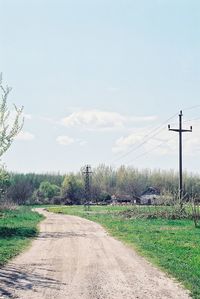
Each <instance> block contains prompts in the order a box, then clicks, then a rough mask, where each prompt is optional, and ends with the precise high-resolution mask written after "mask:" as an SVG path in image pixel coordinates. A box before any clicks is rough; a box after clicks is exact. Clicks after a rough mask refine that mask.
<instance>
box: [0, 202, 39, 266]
mask: <svg viewBox="0 0 200 299" xmlns="http://www.w3.org/2000/svg"><path fill="white" fill-rule="evenodd" d="M42 219H43V216H41V215H39V214H38V213H36V212H33V211H31V208H29V207H19V208H17V209H16V210H5V211H1V212H0V266H2V265H4V264H5V263H6V262H7V261H8V260H9V259H11V258H12V257H14V256H16V255H17V254H19V253H20V252H21V251H22V250H23V249H24V248H25V247H26V246H28V245H29V243H30V241H31V238H33V237H35V236H36V235H37V233H38V230H37V224H38V223H39V222H40V221H41V220H42Z"/></svg>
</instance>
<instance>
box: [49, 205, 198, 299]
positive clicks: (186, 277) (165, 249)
mask: <svg viewBox="0 0 200 299" xmlns="http://www.w3.org/2000/svg"><path fill="white" fill-rule="evenodd" d="M126 209H127V208H126V207H110V206H107V207H91V210H90V211H85V210H84V208H83V207H81V206H76V207H75V206H72V207H51V208H49V210H50V211H52V212H57V213H64V214H70V215H77V216H80V217H84V218H87V219H89V220H92V221H96V222H98V223H100V224H101V225H103V226H104V227H105V228H106V229H107V230H108V231H109V232H110V233H111V234H112V235H113V236H114V237H116V238H118V239H120V240H122V241H123V242H125V243H127V244H129V245H131V246H133V247H134V248H135V249H136V250H137V251H138V252H140V253H141V254H142V255H144V256H146V257H147V258H148V259H149V260H150V261H151V262H153V263H154V264H155V265H157V266H159V267H160V268H161V269H163V270H165V271H166V272H167V273H169V274H170V275H172V276H173V277H175V278H176V279H177V280H178V281H180V282H182V284H183V285H184V286H185V287H186V288H188V289H189V290H190V291H191V294H192V297H193V298H195V299H200V229H195V228H194V225H193V223H192V221H190V220H166V219H128V218H126V217H122V216H121V215H120V214H119V212H120V211H124V210H126Z"/></svg>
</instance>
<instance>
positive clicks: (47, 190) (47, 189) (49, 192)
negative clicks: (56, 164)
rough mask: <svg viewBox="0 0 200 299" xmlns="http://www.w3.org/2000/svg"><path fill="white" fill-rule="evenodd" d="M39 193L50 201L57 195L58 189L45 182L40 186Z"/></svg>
mask: <svg viewBox="0 0 200 299" xmlns="http://www.w3.org/2000/svg"><path fill="white" fill-rule="evenodd" d="M39 192H40V194H41V195H42V196H43V197H44V198H48V199H51V198H53V197H54V196H57V195H59V193H60V188H59V187H58V186H56V185H54V184H51V183H49V182H47V181H45V182H42V183H41V184H40V187H39Z"/></svg>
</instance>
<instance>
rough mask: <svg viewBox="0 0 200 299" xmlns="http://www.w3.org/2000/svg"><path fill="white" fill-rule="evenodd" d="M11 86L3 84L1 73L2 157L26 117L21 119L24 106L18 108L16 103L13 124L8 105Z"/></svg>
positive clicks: (0, 127)
mask: <svg viewBox="0 0 200 299" xmlns="http://www.w3.org/2000/svg"><path fill="white" fill-rule="evenodd" d="M10 91H11V88H10V87H8V86H6V87H4V86H3V84H2V74H0V157H1V156H2V155H3V154H4V153H5V152H6V151H7V150H8V148H9V147H10V146H11V144H12V142H13V139H14V138H15V136H16V135H18V133H19V132H20V131H21V129H22V127H23V124H24V119H23V118H22V119H21V116H22V112H23V107H21V108H17V106H16V105H15V104H14V109H15V117H14V121H13V123H12V124H11V122H10V111H9V109H8V106H7V99H8V95H9V93H10Z"/></svg>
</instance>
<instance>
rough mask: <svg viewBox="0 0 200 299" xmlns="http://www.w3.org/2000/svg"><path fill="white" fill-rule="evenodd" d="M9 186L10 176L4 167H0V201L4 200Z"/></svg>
mask: <svg viewBox="0 0 200 299" xmlns="http://www.w3.org/2000/svg"><path fill="white" fill-rule="evenodd" d="M9 186H10V176H9V173H8V172H7V171H6V169H5V167H4V166H1V167H0V201H2V200H3V199H4V196H5V193H6V191H7V189H8V187H9Z"/></svg>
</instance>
